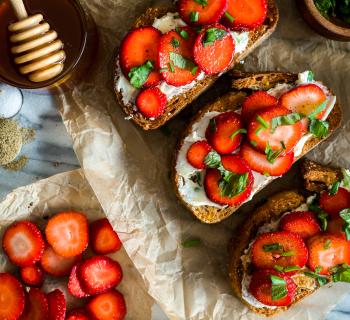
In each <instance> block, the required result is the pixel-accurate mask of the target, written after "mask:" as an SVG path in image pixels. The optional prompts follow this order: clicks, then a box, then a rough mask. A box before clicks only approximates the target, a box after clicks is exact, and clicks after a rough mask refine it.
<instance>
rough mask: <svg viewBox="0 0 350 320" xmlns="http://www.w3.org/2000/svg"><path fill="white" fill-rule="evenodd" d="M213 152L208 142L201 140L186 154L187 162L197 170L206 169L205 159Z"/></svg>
mask: <svg viewBox="0 0 350 320" xmlns="http://www.w3.org/2000/svg"><path fill="white" fill-rule="evenodd" d="M211 150H212V148H211V146H210V145H209V144H208V142H207V141H205V140H201V141H197V142H195V143H193V144H192V145H191V146H190V147H189V149H188V151H187V154H186V158H187V161H188V162H189V163H190V165H191V166H192V167H194V168H196V169H205V167H206V164H205V162H204V161H205V158H206V157H207V155H208V153H209V152H210V151H211Z"/></svg>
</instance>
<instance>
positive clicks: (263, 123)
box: [256, 116, 269, 129]
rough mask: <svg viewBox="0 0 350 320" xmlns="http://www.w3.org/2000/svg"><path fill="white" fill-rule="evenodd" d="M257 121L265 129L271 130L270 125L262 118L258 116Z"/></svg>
mask: <svg viewBox="0 0 350 320" xmlns="http://www.w3.org/2000/svg"><path fill="white" fill-rule="evenodd" d="M256 120H257V121H258V122H259V123H260V124H261V125H262V126H263V127H264V128H265V129H268V128H269V124H268V123H267V122H266V121H265V120H264V119H263V118H262V117H260V116H256Z"/></svg>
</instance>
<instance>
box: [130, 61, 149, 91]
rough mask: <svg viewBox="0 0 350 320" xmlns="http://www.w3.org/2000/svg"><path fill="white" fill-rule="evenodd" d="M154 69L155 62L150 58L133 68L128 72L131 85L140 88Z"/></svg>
mask: <svg viewBox="0 0 350 320" xmlns="http://www.w3.org/2000/svg"><path fill="white" fill-rule="evenodd" d="M152 70H153V63H152V62H151V61H149V60H147V61H146V63H145V64H143V65H141V66H138V67H134V68H132V69H131V70H130V72H129V74H128V76H129V78H130V83H131V85H132V86H133V87H135V88H136V89H140V88H141V87H142V86H143V85H144V83H145V82H146V81H147V79H148V76H149V74H150V73H151V72H152Z"/></svg>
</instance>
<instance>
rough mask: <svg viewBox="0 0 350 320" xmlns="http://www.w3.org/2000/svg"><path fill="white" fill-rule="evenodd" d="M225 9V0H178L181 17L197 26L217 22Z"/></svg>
mask: <svg viewBox="0 0 350 320" xmlns="http://www.w3.org/2000/svg"><path fill="white" fill-rule="evenodd" d="M226 9H227V0H179V1H178V10H179V13H180V16H181V18H182V19H183V20H184V21H185V22H186V23H187V24H190V25H193V26H199V25H207V24H211V23H215V22H218V21H219V20H220V19H221V17H222V16H223V14H224V12H225V10H226Z"/></svg>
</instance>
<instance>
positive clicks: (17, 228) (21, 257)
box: [2, 221, 45, 267]
mask: <svg viewBox="0 0 350 320" xmlns="http://www.w3.org/2000/svg"><path fill="white" fill-rule="evenodd" d="M2 247H3V249H4V251H5V253H6V254H7V256H8V257H9V259H10V261H11V262H12V263H13V264H15V265H17V266H20V267H27V266H32V265H34V264H35V263H36V262H38V261H39V260H40V258H41V256H42V254H43V251H44V248H45V243H44V240H43V237H42V235H41V232H40V230H39V229H38V228H37V226H36V225H35V224H34V223H32V222H29V221H20V222H16V223H15V224H13V225H11V226H10V227H9V228H7V230H6V231H5V234H4V236H3V238H2Z"/></svg>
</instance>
